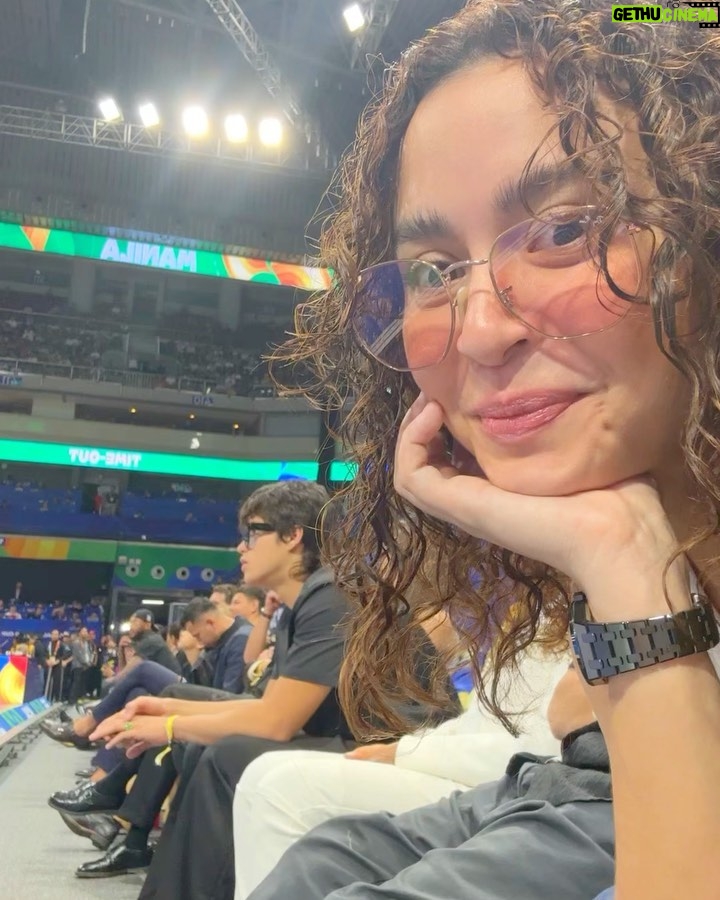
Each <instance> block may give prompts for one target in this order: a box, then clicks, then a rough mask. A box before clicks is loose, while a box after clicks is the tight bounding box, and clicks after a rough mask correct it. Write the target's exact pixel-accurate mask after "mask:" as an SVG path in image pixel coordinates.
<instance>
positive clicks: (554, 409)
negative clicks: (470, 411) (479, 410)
mask: <svg viewBox="0 0 720 900" xmlns="http://www.w3.org/2000/svg"><path fill="white" fill-rule="evenodd" d="M580 396H581V395H576V396H574V397H566V398H564V399H562V400H557V401H555V402H553V403H548V404H546V405H545V406H541V407H539V408H537V409H532V410H528V411H526V412H520V413H518V414H517V415H508V416H494V415H493V416H488V415H481V416H479V421H480V424H481V425H482V428H483V430H484V431H485V432H486V433H487V434H489V435H491V436H492V437H498V438H518V437H524V436H525V435H527V434H531V433H532V432H534V431H537V430H538V429H539V428H542V427H543V426H544V425H549V424H550V422H554V421H555V419H557V418H558V416H560V415H562V414H563V413H564V412H565V410H566V409H568V408H569V407H570V406H572V405H573V404H574V403H576V402H577V401H578V400H579V399H580Z"/></svg>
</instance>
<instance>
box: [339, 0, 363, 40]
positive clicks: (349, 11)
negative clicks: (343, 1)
mask: <svg viewBox="0 0 720 900" xmlns="http://www.w3.org/2000/svg"><path fill="white" fill-rule="evenodd" d="M343 19H345V24H346V25H347V27H348V31H349V32H351V33H352V34H355V32H356V31H360V29H361V28H364V27H365V13H364V12H363V11H362V7H361V6H360V4H359V3H352V4H351V5H350V6H346V7H345V9H344V10H343Z"/></svg>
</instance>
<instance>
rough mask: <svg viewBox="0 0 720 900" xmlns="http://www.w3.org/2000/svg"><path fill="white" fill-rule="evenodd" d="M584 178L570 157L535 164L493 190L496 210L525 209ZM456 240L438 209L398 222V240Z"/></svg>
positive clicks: (455, 234)
mask: <svg viewBox="0 0 720 900" xmlns="http://www.w3.org/2000/svg"><path fill="white" fill-rule="evenodd" d="M581 180H582V176H581V175H580V173H579V172H578V171H577V170H576V169H574V168H573V167H572V165H571V163H570V161H569V160H565V161H563V162H561V163H541V164H539V165H536V166H532V167H531V168H530V169H529V170H528V171H527V172H526V173H524V175H523V176H521V177H520V178H519V179H511V178H508V179H505V180H503V181H501V182H500V184H499V185H498V186H497V187H496V188H495V190H494V191H493V196H492V202H491V206H492V209H493V210H494V211H495V212H497V213H504V214H507V213H510V212H513V211H515V210H518V209H524V207H525V204H526V203H531V202H537V201H539V200H542V199H543V198H544V197H547V196H548V195H549V194H551V193H552V192H553V191H555V190H557V189H558V188H560V187H565V186H567V185H571V184H573V183H578V182H580V181H581ZM438 238H442V239H446V240H457V232H456V231H455V229H454V228H453V227H452V225H451V224H450V220H449V219H448V218H446V217H445V216H443V215H441V214H440V213H439V212H437V211H435V210H429V211H427V212H418V213H416V214H415V215H413V216H409V217H408V218H406V219H401V220H400V221H399V222H398V223H397V225H396V226H395V244H396V246H397V245H398V244H404V243H414V242H421V241H424V240H432V239H438Z"/></svg>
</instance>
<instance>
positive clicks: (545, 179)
mask: <svg viewBox="0 0 720 900" xmlns="http://www.w3.org/2000/svg"><path fill="white" fill-rule="evenodd" d="M580 181H582V176H581V174H580V173H579V172H578V170H577V169H576V168H574V167H573V165H572V163H571V162H570V160H569V159H566V160H563V161H562V162H560V163H556V162H553V163H540V164H538V165H535V166H531V167H530V168H529V169H528V170H527V172H524V173H523V175H521V176H520V178H518V179H511V178H508V179H505V180H504V181H501V182H500V184H499V185H498V186H497V188H495V191H494V192H493V199H492V207H493V209H494V210H495V211H496V212H501V213H508V212H512V211H514V210H515V209H518V208H521V209H522V208H524V206H525V204H526V203H528V202H530V201H535V202H536V201H538V200H541V199H543V198H544V197H547V196H548V195H549V194H551V193H552V192H553V191H556V190H557V189H558V188H561V187H566V186H567V185H571V184H577V183H579V182H580Z"/></svg>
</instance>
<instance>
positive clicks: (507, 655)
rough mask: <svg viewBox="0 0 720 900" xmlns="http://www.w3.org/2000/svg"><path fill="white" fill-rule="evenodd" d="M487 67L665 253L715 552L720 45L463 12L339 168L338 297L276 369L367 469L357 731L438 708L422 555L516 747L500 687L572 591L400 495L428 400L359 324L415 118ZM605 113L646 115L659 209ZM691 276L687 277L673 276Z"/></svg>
mask: <svg viewBox="0 0 720 900" xmlns="http://www.w3.org/2000/svg"><path fill="white" fill-rule="evenodd" d="M488 57H502V58H508V59H517V60H519V61H520V62H521V64H522V65H523V66H524V69H525V71H526V73H527V75H528V77H529V79H530V81H531V83H532V85H533V87H534V89H535V90H536V92H537V94H538V96H539V97H540V98H541V100H542V101H543V102H544V103H545V104H547V105H548V106H549V107H550V108H552V109H553V110H554V111H555V113H556V115H557V128H558V131H557V134H558V136H559V140H560V143H561V146H562V149H563V151H564V153H565V154H566V155H567V157H568V158H569V159H570V160H571V161H572V164H573V165H574V166H576V167H577V168H578V170H579V171H580V172H582V173H583V174H584V175H585V176H586V177H587V178H588V179H591V180H592V184H593V188H594V190H596V193H597V195H598V201H597V205H598V206H599V207H601V208H603V210H604V212H606V213H607V217H608V218H607V221H608V222H610V223H611V224H612V223H613V222H617V221H619V220H620V219H621V218H623V219H624V220H625V221H632V222H636V223H638V224H640V225H645V226H648V227H651V228H653V230H654V231H655V233H657V232H661V233H662V234H663V235H664V240H663V241H662V242H658V244H657V246H656V247H655V250H654V253H653V256H652V259H651V263H650V268H649V272H648V294H647V300H648V301H649V303H650V305H651V308H652V314H653V321H654V325H655V334H656V339H657V342H658V345H659V346H660V348H661V350H662V352H663V353H664V354H666V355H667V356H668V358H669V359H670V360H671V361H672V362H673V364H674V365H675V366H676V367H677V368H678V369H679V370H680V371H681V372H682V373H683V375H684V376H685V377H686V378H687V379H688V382H689V384H690V385H691V389H692V401H691V405H690V409H689V410H688V416H687V421H686V428H685V433H684V435H683V449H684V453H685V459H686V464H687V468H688V471H689V473H690V476H691V478H692V481H693V483H694V486H695V487H694V490H695V492H696V494H697V497H698V498H699V499H700V500H702V501H703V502H704V503H705V504H706V505H707V508H708V512H709V518H708V527H707V530H706V531H705V532H703V537H706V536H708V535H709V534H710V533H712V532H714V531H717V526H718V521H719V518H718V513H719V512H720V489H719V488H718V483H717V478H716V475H717V471H718V451H719V450H720V444H719V442H718V435H719V433H720V429H719V428H718V418H719V416H720V380H719V379H718V352H719V351H720V316H718V315H716V313H715V309H716V304H717V298H718V297H720V267H719V266H718V252H719V251H720V242H719V237H720V203H719V199H720V197H719V194H720V41H719V40H718V37H717V35H716V33H715V32H713V31H707V30H701V29H699V28H698V27H697V25H696V24H691V23H676V24H667V25H656V26H653V25H651V24H649V23H648V24H642V23H638V24H629V23H615V22H613V21H612V18H611V11H610V7H609V5H608V3H607V2H606V0H582V3H580V2H579V0H533V2H532V3H528V2H527V0H492V2H490V0H477V2H470V3H469V4H468V6H467V7H466V8H464V9H463V10H462V11H461V12H460V13H458V14H457V15H456V16H454V17H453V18H451V19H449V20H448V21H446V22H444V23H443V24H441V25H439V26H438V27H437V28H434V29H432V30H431V31H430V32H429V33H428V34H427V35H426V36H425V37H424V38H423V39H422V40H421V41H419V42H418V43H417V44H415V45H413V46H412V47H410V49H409V50H408V51H406V53H405V54H403V56H402V58H401V59H400V60H399V62H397V63H396V64H394V65H393V66H391V67H390V68H389V69H388V71H387V73H386V79H385V84H384V88H383V90H382V92H381V94H380V96H379V97H378V98H377V99H376V100H375V102H374V103H373V104H372V105H371V106H370V107H369V108H368V109H367V110H366V112H365V114H364V115H363V117H362V120H361V122H360V125H359V130H358V134H357V138H356V141H355V144H354V146H353V147H352V148H351V150H350V151H349V152H348V154H347V155H346V157H345V158H344V160H343V162H342V164H341V167H340V170H339V172H338V175H337V180H336V183H335V185H334V187H333V191H332V193H333V195H334V196H335V197H336V202H337V206H336V209H335V211H334V213H333V215H332V216H331V217H330V218H329V220H328V221H327V222H326V223H325V225H324V227H323V231H322V239H321V263H322V264H323V265H325V266H328V267H330V268H332V270H333V271H334V273H335V282H334V286H333V288H332V290H331V291H330V292H329V293H327V294H323V295H321V296H316V297H314V298H312V299H311V300H310V301H309V302H308V303H306V304H304V305H303V306H302V308H301V309H300V310H299V311H298V315H297V318H296V334H295V335H294V337H293V338H292V339H291V340H290V341H289V342H288V343H287V344H286V345H284V346H283V347H282V348H279V349H278V351H277V352H276V353H275V357H274V362H275V363H276V364H277V365H279V366H280V367H281V368H282V369H283V371H284V372H286V373H287V372H288V371H292V370H293V369H294V370H295V372H296V373H299V372H302V373H303V378H302V387H300V388H298V387H297V382H296V384H295V387H294V388H293V387H292V384H291V383H286V385H285V389H286V390H287V391H288V392H291V393H292V392H293V391H294V392H296V393H303V394H304V395H305V396H307V397H308V398H309V399H310V401H311V402H312V403H314V404H315V405H316V406H317V407H318V408H321V409H323V410H325V411H327V410H329V409H334V410H343V411H344V412H343V415H342V416H339V417H338V418H339V419H340V420H341V424H340V425H339V427H338V430H337V432H338V434H337V436H338V438H339V440H340V441H341V442H342V445H343V446H344V447H345V448H347V450H348V452H349V457H350V459H351V460H353V461H354V462H356V463H357V465H358V471H357V477H356V478H355V479H354V481H353V482H352V483H350V484H348V485H347V486H346V487H345V488H344V490H343V500H344V504H345V509H346V512H347V516H348V522H349V527H350V528H351V534H352V537H351V539H350V540H347V539H346V540H337V541H335V542H334V544H333V545H332V548H331V549H332V553H331V563H332V565H333V566H334V567H335V569H336V571H337V573H338V578H339V581H340V583H341V584H342V585H343V587H344V588H345V589H346V590H347V591H348V593H349V594H350V595H351V596H352V597H353V599H354V601H355V604H356V614H355V617H354V622H353V626H352V636H351V639H350V645H349V653H348V658H347V662H346V665H345V668H344V671H343V676H342V686H341V689H342V696H343V699H344V705H345V709H346V710H347V713H348V718H349V720H350V721H351V724H352V726H353V728H354V729H355V730H356V732H357V733H362V732H363V731H367V730H368V728H369V727H370V726H369V723H371V722H372V721H377V719H375V715H379V716H380V717H381V718H382V719H384V720H385V721H386V722H387V723H388V724H389V726H390V728H391V729H396V730H401V729H402V724H403V723H402V722H401V721H400V720H399V719H398V717H397V716H396V715H395V714H394V712H393V710H394V709H395V708H397V700H398V699H399V698H400V697H402V696H405V697H406V696H407V695H408V694H410V695H412V696H414V697H416V698H418V699H420V700H424V701H426V702H427V701H428V699H430V698H428V697H427V696H425V695H424V694H422V693H421V692H418V689H417V686H416V685H415V683H414V679H413V676H412V672H411V671H410V669H409V665H408V661H409V660H411V659H412V656H411V654H410V653H408V652H407V650H408V644H407V642H408V641H409V637H408V633H407V630H406V629H403V627H402V626H401V625H400V624H399V622H398V619H399V615H400V613H401V612H402V611H403V610H404V609H405V608H406V607H407V605H408V601H407V592H408V588H409V586H410V585H411V583H412V582H413V581H414V580H415V578H416V576H417V574H418V572H419V571H420V569H421V567H422V566H423V560H424V558H425V555H426V551H427V549H428V547H432V548H433V554H432V559H433V562H432V568H433V570H434V574H433V578H434V582H435V584H436V586H437V590H435V591H433V592H429V593H428V595H427V597H426V599H425V601H424V603H420V604H413V608H414V612H415V615H416V617H418V616H419V617H421V618H422V617H428V616H430V615H432V614H433V613H435V612H436V611H438V610H439V609H440V608H441V607H443V606H445V607H446V608H447V609H448V610H449V612H450V614H451V616H452V620H453V623H454V624H455V626H456V628H457V629H458V631H459V633H460V635H461V639H462V641H463V645H464V646H465V647H466V648H467V649H469V651H470V654H471V657H472V659H473V660H475V667H476V677H477V683H478V688H479V693H480V697H481V700H482V702H483V704H484V705H485V706H486V707H487V708H488V709H489V710H490V711H491V712H492V713H494V714H495V715H496V716H497V717H499V718H500V720H501V721H502V722H503V723H504V724H505V725H506V727H508V728H510V730H512V723H511V722H510V720H509V718H508V716H507V715H506V714H505V712H504V711H503V696H502V692H503V688H502V685H503V684H504V683H505V679H504V677H501V676H502V675H503V673H504V672H506V671H509V672H510V673H512V672H513V669H514V667H515V666H516V665H517V661H518V659H519V658H520V656H521V654H522V653H523V651H525V650H526V649H527V647H528V646H529V645H530V643H531V642H534V641H537V640H541V641H544V642H545V643H546V644H547V645H548V646H553V647H557V646H558V645H561V644H562V642H563V641H564V639H565V634H566V631H567V625H568V608H569V591H570V585H569V583H568V580H567V578H566V577H565V576H564V575H563V574H562V573H559V572H556V571H553V570H551V569H550V568H549V567H548V566H546V565H544V564H541V563H538V562H536V561H533V560H528V559H525V558H522V557H520V556H518V555H516V554H513V553H510V552H509V551H507V550H506V549H504V548H503V547H499V546H492V545H488V544H485V543H482V542H479V541H478V540H477V539H475V538H473V537H470V536H468V535H467V534H465V533H462V532H461V531H459V530H458V529H456V528H453V527H452V526H450V525H448V524H447V523H445V522H443V521H440V520H438V519H436V518H433V517H431V516H428V515H426V514H425V513H423V512H421V511H419V510H416V509H414V508H412V507H411V506H410V504H409V503H407V501H405V500H404V499H403V498H402V497H400V496H399V495H398V494H397V493H396V492H395V490H394V489H393V468H394V463H393V452H394V446H395V443H396V438H397V434H398V428H399V425H400V422H401V420H402V417H403V415H404V413H405V411H406V410H407V408H408V407H409V405H410V404H411V403H412V401H413V400H414V399H415V396H416V395H417V388H416V386H415V384H414V382H413V380H412V377H411V376H410V375H408V374H406V373H398V372H395V371H391V370H389V369H387V368H384V367H382V366H381V365H380V364H379V363H377V362H375V361H374V360H373V359H370V358H369V357H368V356H367V355H366V354H364V353H363V352H362V350H361V348H360V347H359V345H358V343H357V341H356V339H355V338H354V335H353V332H352V330H351V328H350V327H349V325H348V311H349V309H350V308H351V305H352V302H353V291H354V285H355V283H356V281H357V276H358V272H359V271H360V270H361V269H363V268H364V267H366V266H369V265H372V264H375V263H378V262H381V261H383V260H385V259H389V258H391V257H392V251H393V246H394V233H393V209H394V205H395V204H394V201H395V193H396V188H397V181H398V165H399V156H400V149H401V144H402V140H403V136H404V134H405V131H406V129H407V127H408V123H409V122H410V119H411V118H412V116H413V114H414V112H415V110H416V108H417V106H418V104H419V102H420V101H421V100H422V98H423V97H424V96H426V95H427V94H428V93H429V92H430V91H431V90H432V89H434V88H435V87H437V86H438V85H439V84H440V83H441V82H443V80H444V79H447V78H448V77H449V76H451V75H452V74H453V73H455V72H457V71H458V70H461V69H464V68H467V67H470V66H472V65H474V64H476V63H478V62H479V61H482V60H483V59H486V58H488ZM601 96H602V97H604V98H606V99H607V98H610V99H611V100H612V101H614V102H615V103H616V104H618V105H621V106H622V107H623V108H625V109H629V110H631V111H632V112H633V113H634V115H635V117H636V120H637V122H638V124H639V131H640V135H641V142H642V146H643V149H644V151H645V153H646V154H647V157H648V160H649V170H650V172H651V174H652V177H653V178H654V181H655V184H656V186H657V196H655V197H654V198H648V197H647V196H645V197H643V196H639V195H638V194H637V193H633V191H632V190H631V187H630V186H629V185H628V183H627V180H626V173H625V168H624V164H623V159H622V156H621V152H620V148H619V137H620V135H621V134H622V127H621V125H620V124H619V123H618V122H614V121H612V120H611V119H610V118H608V115H607V112H603V109H606V107H603V109H601V106H602V104H601V103H600V102H599V100H600V98H601ZM531 163H532V160H529V161H528V168H529V166H530V165H531ZM526 171H527V170H526ZM681 263H682V266H683V268H682V270H681V269H680V268H679V264H681ZM679 271H683V272H690V273H691V276H690V275H687V276H684V277H683V278H678V272H679ZM606 275H607V273H606ZM690 292H691V296H692V301H693V304H694V307H693V309H694V313H695V318H696V322H697V331H696V332H695V333H694V335H693V338H694V339H693V340H692V341H689V340H686V339H684V338H683V336H682V334H680V333H679V330H678V324H677V321H676V304H677V303H678V301H680V300H682V299H684V298H686V297H687V296H688V294H689V293H690ZM400 523H402V525H401V524H400ZM400 532H402V533H403V535H404V536H405V537H404V538H403V540H398V538H397V535H398V533H400ZM699 539H700V538H699V537H697V538H696V539H695V540H699ZM378 562H384V564H382V565H380V566H378ZM425 567H426V570H427V568H428V565H427V561H425ZM491 645H492V648H493V649H492V653H491V655H490V657H488V658H486V650H487V648H488V647H489V646H491ZM483 658H486V664H485V666H484V668H483V665H482V660H483Z"/></svg>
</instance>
